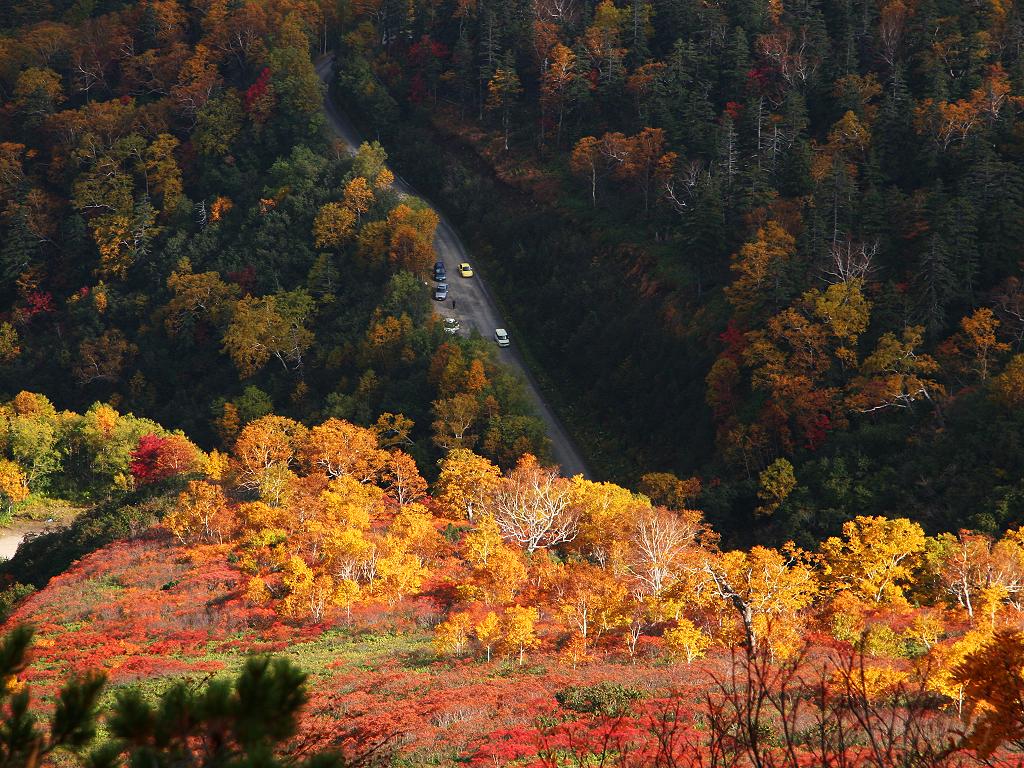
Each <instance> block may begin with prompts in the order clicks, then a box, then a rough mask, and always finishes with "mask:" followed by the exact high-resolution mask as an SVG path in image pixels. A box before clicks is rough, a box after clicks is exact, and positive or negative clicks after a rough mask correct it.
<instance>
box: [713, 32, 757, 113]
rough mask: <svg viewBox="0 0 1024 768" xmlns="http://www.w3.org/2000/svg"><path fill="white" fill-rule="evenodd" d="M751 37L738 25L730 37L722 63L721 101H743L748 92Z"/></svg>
mask: <svg viewBox="0 0 1024 768" xmlns="http://www.w3.org/2000/svg"><path fill="white" fill-rule="evenodd" d="M750 61H751V59H750V39H749V38H748V37H747V32H746V30H745V29H744V28H743V27H736V28H735V29H733V31H732V35H731V36H730V39H729V49H728V52H727V53H726V58H725V61H724V62H723V65H722V74H721V82H720V86H719V102H720V104H721V105H725V103H726V102H729V101H736V102H743V101H744V100H745V97H746V93H747V75H748V73H749V72H750Z"/></svg>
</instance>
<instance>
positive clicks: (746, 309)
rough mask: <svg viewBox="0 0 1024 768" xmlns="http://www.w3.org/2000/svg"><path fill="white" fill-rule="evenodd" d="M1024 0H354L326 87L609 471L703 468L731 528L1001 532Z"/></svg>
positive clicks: (1016, 404) (1017, 320)
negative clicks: (416, 199)
mask: <svg viewBox="0 0 1024 768" xmlns="http://www.w3.org/2000/svg"><path fill="white" fill-rule="evenodd" d="M1018 11H1019V9H1018V8H1016V6H1015V4H1013V3H1004V2H991V3H990V2H980V3H960V2H942V1H941V0H937V1H934V2H932V1H930V0H921V1H919V2H904V1H903V0H893V2H876V0H866V1H864V2H860V1H857V2H852V1H851V2H831V1H823V2H804V1H799V2H792V3H786V2H776V1H775V0H772V1H771V2H745V1H742V0H736V1H735V2H734V1H731V0H729V1H724V0H723V2H712V3H708V2H690V0H653V2H642V0H635V1H634V2H622V3H614V2H611V1H610V0H609V1H608V2H598V3H589V2H582V1H579V2H561V1H560V0H537V2H513V3H506V2H501V3H498V2H493V3H492V2H486V0H477V2H455V3H444V4H441V5H435V4H432V3H423V4H419V3H414V4H412V5H411V6H399V5H389V4H388V3H386V2H384V3H379V2H372V1H371V0H361V1H359V2H354V3H353V4H352V8H351V16H350V17H348V19H347V21H348V24H347V26H348V29H349V31H348V33H347V34H346V35H345V36H344V38H343V44H342V46H341V50H342V60H343V62H344V66H342V68H341V72H340V74H339V79H338V84H337V87H338V92H339V94H340V97H341V98H342V99H345V100H346V101H347V103H349V104H351V105H352V111H353V113H354V114H356V115H358V116H360V117H361V118H362V119H363V120H364V121H365V125H366V126H367V130H368V131H376V135H378V136H379V137H380V138H381V139H382V141H383V142H384V144H385V145H386V146H388V148H389V151H391V152H392V154H393V155H394V156H395V157H396V158H397V167H399V168H400V169H401V171H402V172H403V173H405V174H407V175H409V176H410V178H413V179H414V180H416V181H417V182H419V183H421V184H422V185H423V186H424V188H425V189H429V190H430V191H431V193H432V194H435V195H436V196H437V198H438V200H439V201H440V202H442V203H443V204H444V205H448V206H450V208H451V212H452V214H453V215H454V216H456V218H457V219H458V221H459V224H460V226H462V227H463V228H464V230H465V233H466V234H467V235H468V236H469V237H470V238H471V239H472V245H473V247H474V248H476V249H478V250H479V251H480V253H481V258H484V259H485V260H486V265H487V267H488V269H492V270H494V271H495V274H496V275H499V276H500V279H499V281H498V285H499V286H500V288H499V291H501V292H502V297H503V299H504V301H505V302H506V304H507V306H508V308H509V314H510V315H511V316H512V317H513V318H514V320H515V322H516V323H517V324H518V325H519V326H520V327H521V330H522V333H523V335H524V336H525V337H526V342H525V343H528V344H529V347H530V350H531V353H532V354H533V355H534V356H535V357H536V359H537V360H538V361H539V362H540V364H541V367H542V368H543V369H544V370H545V371H546V372H547V374H548V375H549V377H550V379H551V380H552V381H555V382H557V384H556V385H555V386H554V387H553V389H554V390H555V397H556V401H557V399H558V397H559V396H560V397H561V400H562V402H563V403H565V404H566V406H565V409H564V413H565V415H566V417H567V419H568V420H569V422H570V423H571V425H572V427H573V429H574V431H575V432H576V434H577V435H578V436H579V437H580V442H581V444H582V445H584V446H585V448H586V450H587V451H588V452H589V458H590V460H591V462H592V463H593V464H594V466H595V467H598V468H599V469H600V473H601V475H602V476H604V477H607V478H609V479H615V480H618V481H620V482H626V483H627V484H635V483H636V482H637V480H638V479H639V478H640V477H641V476H642V475H643V474H644V473H647V472H653V471H671V472H675V473H676V474H678V475H679V476H680V477H688V476H691V475H696V476H699V477H700V478H701V479H702V480H703V481H704V486H705V492H704V494H703V495H702V496H701V505H702V508H703V509H705V510H706V511H707V513H708V514H709V516H710V517H711V518H712V519H713V520H714V521H715V522H716V524H717V525H719V526H720V527H721V528H722V530H723V533H725V534H726V535H730V534H732V533H733V532H740V531H742V532H748V531H756V539H743V540H747V541H748V542H749V541H752V540H764V539H766V538H768V539H771V540H774V541H776V542H781V541H783V540H785V539H786V538H790V537H793V536H796V537H798V538H800V540H801V541H802V542H803V543H805V544H810V543H812V542H814V541H817V540H819V539H820V538H821V537H822V536H826V535H830V534H834V533H835V532H836V531H837V530H838V527H839V526H840V525H841V524H842V522H843V521H844V520H846V519H849V518H850V517H851V516H853V515H854V514H857V513H859V512H870V513H872V514H886V515H909V516H911V517H913V518H915V519H917V520H919V521H921V522H922V523H923V524H925V525H926V526H927V527H928V528H929V529H931V530H934V531H938V530H946V529H955V528H957V527H959V526H965V525H967V526H970V527H973V528H978V529H982V530H987V531H990V532H995V531H998V530H1001V529H1003V528H1005V527H1006V526H1008V525H1015V524H1019V522H1021V518H1020V516H1021V511H1022V510H1021V486H1020V484H1019V480H1020V477H1021V470H1022V466H1021V464H1020V455H1021V452H1020V450H1019V446H1020V445H1021V421H1020V404H1021V394H1020V393H1021V388H1022V379H1021V371H1022V370H1024V368H1022V365H1024V360H1022V359H1021V358H1019V357H1017V355H1018V354H1019V353H1020V352H1021V351H1022V349H1021V339H1022V335H1021V332H1022V330H1024V325H1022V324H1021V317H1022V311H1021V307H1022V304H1021V298H1020V277H1021V258H1022V255H1021V227H1022V222H1024V218H1022V208H1021V203H1022V197H1021V195H1022V177H1021V167H1020V161H1021V148H1020V135H1021V123H1020V119H1019V112H1020V104H1021V102H1020V98H1021V96H1020V94H1021V87H1022V81H1021V76H1022V69H1021V61H1020V55H1019V44H1018V43H1017V41H1018V40H1020V35H1021V31H1022V27H1021V18H1020V14H1019V13H1018ZM398 30H402V33H401V34H399V32H398ZM423 146H429V147H431V151H429V152H424V151H421V149H420V148H421V147H423ZM552 308H555V309H554V310H552ZM766 496H767V497H768V498H769V499H770V501H769V502H768V503H765V501H764V498H763V497H766ZM759 497H760V498H759ZM739 535H741V536H743V535H744V534H739Z"/></svg>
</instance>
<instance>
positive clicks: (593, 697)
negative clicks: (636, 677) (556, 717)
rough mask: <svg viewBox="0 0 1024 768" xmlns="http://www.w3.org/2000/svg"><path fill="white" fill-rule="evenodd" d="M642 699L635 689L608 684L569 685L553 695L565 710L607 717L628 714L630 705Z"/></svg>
mask: <svg viewBox="0 0 1024 768" xmlns="http://www.w3.org/2000/svg"><path fill="white" fill-rule="evenodd" d="M642 698H643V693H642V692H641V691H639V690H637V689H636V688H629V687H626V686H623V685H620V684H619V683H610V682H600V683H596V684H594V685H571V686H569V687H567V688H563V689H562V690H560V691H558V692H557V693H555V700H556V701H557V702H558V703H559V704H561V705H562V707H564V708H565V709H568V710H571V711H573V712H581V713H591V714H600V715H606V716H609V717H614V716H617V715H622V714H626V713H628V712H629V711H630V709H631V706H632V703H633V702H634V701H638V700H640V699H642Z"/></svg>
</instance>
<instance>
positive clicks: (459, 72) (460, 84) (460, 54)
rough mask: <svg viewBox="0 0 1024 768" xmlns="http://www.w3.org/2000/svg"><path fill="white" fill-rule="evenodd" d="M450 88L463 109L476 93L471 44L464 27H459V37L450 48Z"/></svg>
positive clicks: (474, 67)
mask: <svg viewBox="0 0 1024 768" xmlns="http://www.w3.org/2000/svg"><path fill="white" fill-rule="evenodd" d="M452 74H453V75H454V77H453V78H452V90H453V92H454V94H455V100H456V101H457V102H458V103H459V106H460V107H461V108H462V109H463V111H465V108H466V107H467V106H469V105H470V104H471V103H472V101H473V96H474V95H475V93H476V66H475V64H474V62H473V46H471V45H470V44H469V35H468V34H467V33H466V30H465V27H462V28H460V29H459V39H458V40H456V41H455V47H454V48H453V49H452Z"/></svg>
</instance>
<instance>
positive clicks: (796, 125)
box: [774, 90, 812, 197]
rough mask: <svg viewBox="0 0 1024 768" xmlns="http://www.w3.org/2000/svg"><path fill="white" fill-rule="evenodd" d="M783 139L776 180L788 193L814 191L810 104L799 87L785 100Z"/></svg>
mask: <svg viewBox="0 0 1024 768" xmlns="http://www.w3.org/2000/svg"><path fill="white" fill-rule="evenodd" d="M779 129H780V132H781V134H782V135H781V142H780V144H779V147H778V157H777V158H776V160H775V163H774V168H775V173H774V184H775V186H776V188H777V189H778V190H779V194H781V195H783V196H785V197H800V196H803V195H807V194H810V192H811V189H812V183H811V145H810V142H809V141H808V138H807V104H806V102H805V101H804V97H803V96H802V95H801V94H800V92H799V91H796V90H792V91H790V92H789V93H788V94H786V100H785V101H784V102H783V104H782V125H781V126H779Z"/></svg>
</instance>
